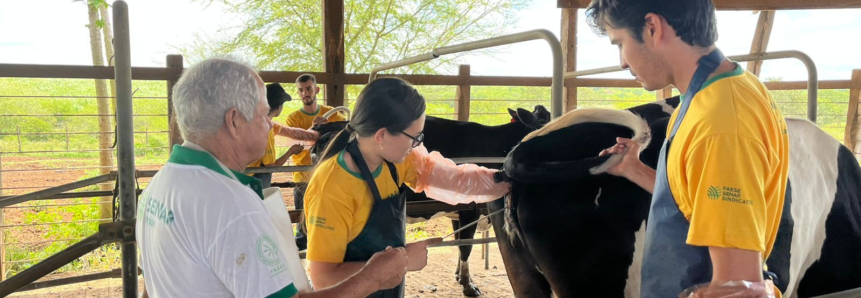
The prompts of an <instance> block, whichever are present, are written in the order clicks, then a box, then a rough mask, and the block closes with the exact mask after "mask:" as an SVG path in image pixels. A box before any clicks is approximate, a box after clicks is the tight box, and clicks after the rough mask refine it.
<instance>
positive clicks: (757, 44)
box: [747, 10, 776, 77]
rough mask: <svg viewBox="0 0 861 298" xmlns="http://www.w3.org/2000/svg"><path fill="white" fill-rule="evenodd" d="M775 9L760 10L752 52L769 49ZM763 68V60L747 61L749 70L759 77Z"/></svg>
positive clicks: (751, 47) (751, 46)
mask: <svg viewBox="0 0 861 298" xmlns="http://www.w3.org/2000/svg"><path fill="white" fill-rule="evenodd" d="M775 13H776V12H775V11H773V10H764V11H760V12H759V21H757V22H756V31H755V32H754V34H753V42H752V43H751V45H750V53H751V54H757V53H765V50H766V49H768V39H769V38H770V37H771V28H772V27H774V15H775ZM761 70H762V60H758V61H750V62H747V71H749V72H751V73H753V74H754V75H756V76H757V77H758V76H759V73H760V71H761Z"/></svg>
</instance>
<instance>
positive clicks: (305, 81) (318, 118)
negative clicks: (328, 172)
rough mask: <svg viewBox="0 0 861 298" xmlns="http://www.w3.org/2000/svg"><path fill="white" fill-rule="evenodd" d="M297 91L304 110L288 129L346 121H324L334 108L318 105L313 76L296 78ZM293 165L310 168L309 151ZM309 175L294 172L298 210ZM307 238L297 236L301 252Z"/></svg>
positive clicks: (292, 118)
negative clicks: (325, 115) (325, 116)
mask: <svg viewBox="0 0 861 298" xmlns="http://www.w3.org/2000/svg"><path fill="white" fill-rule="evenodd" d="M296 89H297V92H298V94H299V97H300V98H302V108H301V109H299V110H296V111H294V112H292V113H290V115H287V121H285V123H284V124H286V126H288V127H295V128H301V129H310V128H311V126H314V125H315V124H323V123H327V122H329V121H344V120H346V118H344V116H343V115H341V114H340V113H335V114H334V115H332V116H330V117H329V119H324V118H323V117H322V116H323V114H326V113H327V112H329V111H331V110H332V109H333V108H332V107H330V106H325V105H321V104H318V103H317V94H319V93H320V87H317V78H316V77H314V75H312V74H303V75H301V76H299V77H298V78H296ZM293 164H294V165H297V166H310V165H311V153H310V151H308V150H303V151H301V152H300V153H299V154H296V155H293ZM308 178H310V177H307V173H305V172H294V173H293V182H294V183H296V186H295V187H294V188H293V203H294V205H295V206H296V209H303V208H304V205H305V187H306V186H307V183H308ZM307 241H308V240H307V238H306V236H305V234H304V232H303V231H302V229H299V231H298V232H297V234H296V245H297V246H298V247H299V250H303V249H305V248H307V243H308V242H307Z"/></svg>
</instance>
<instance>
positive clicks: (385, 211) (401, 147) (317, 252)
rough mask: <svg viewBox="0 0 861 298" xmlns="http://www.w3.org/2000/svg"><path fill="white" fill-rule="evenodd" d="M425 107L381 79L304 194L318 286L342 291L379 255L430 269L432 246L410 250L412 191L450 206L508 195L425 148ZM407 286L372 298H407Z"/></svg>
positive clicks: (477, 172)
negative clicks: (408, 198) (400, 251)
mask: <svg viewBox="0 0 861 298" xmlns="http://www.w3.org/2000/svg"><path fill="white" fill-rule="evenodd" d="M424 123H425V100H424V97H422V95H421V94H419V92H418V91H417V90H416V89H415V88H413V86H411V85H410V84H409V83H407V82H406V81H404V80H401V79H398V78H380V79H377V80H374V81H373V82H371V83H370V84H368V85H367V86H366V87H365V89H364V90H362V92H361V93H360V94H359V98H358V100H357V102H356V107H355V110H354V111H353V118H352V119H350V122H349V124H348V125H347V127H346V128H345V129H344V130H343V131H341V132H340V133H338V135H337V136H336V137H335V138H333V139H332V141H331V142H330V143H329V146H328V147H327V148H326V150H325V152H324V153H323V156H322V159H321V161H320V162H319V164H318V165H317V168H316V169H315V170H314V172H313V173H312V175H311V180H310V182H309V183H308V188H307V191H306V193H305V200H306V202H305V224H306V227H307V229H308V251H307V255H306V258H307V260H309V261H310V265H309V271H310V276H311V282H312V283H313V284H314V286H315V287H317V288H325V287H329V286H332V285H336V284H338V283H340V282H342V281H344V280H346V279H347V278H348V277H350V276H352V275H354V274H355V273H356V272H358V271H359V269H361V268H362V266H363V265H364V264H365V262H366V261H367V260H368V259H369V258H370V257H371V256H372V255H373V254H374V253H376V252H379V251H383V250H386V249H388V247H402V246H405V247H406V251H407V258H408V260H407V268H406V270H408V271H417V270H421V269H422V268H424V267H425V265H427V246H428V245H429V244H433V243H436V242H440V241H441V240H442V239H441V238H433V239H428V240H424V241H420V242H415V243H409V244H407V243H405V242H406V239H405V220H404V219H405V218H404V217H405V206H406V202H405V195H404V191H405V190H406V187H408V186H409V187H411V188H413V189H414V190H415V191H416V192H421V191H425V193H426V194H427V196H428V197H430V198H433V199H437V200H441V201H444V202H447V203H450V204H456V203H469V202H487V201H491V200H494V199H497V198H499V197H501V196H503V195H504V194H506V193H507V192H508V190H509V188H510V186H509V184H508V183H495V182H494V180H493V174H494V173H495V172H496V170H491V169H487V168H483V167H479V166H476V165H460V166H456V165H454V163H453V162H451V161H450V160H447V159H445V158H443V157H442V156H440V155H439V153H438V152H433V153H430V154H428V152H427V149H425V147H424V146H422V145H421V143H422V141H423V139H424V134H423V133H422V131H423V130H424ZM403 295H404V284H403V282H402V283H401V284H400V286H398V287H395V288H393V289H389V290H383V291H379V292H376V293H374V294H373V295H371V296H369V297H403Z"/></svg>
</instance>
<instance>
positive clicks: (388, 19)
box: [180, 0, 528, 73]
mask: <svg viewBox="0 0 861 298" xmlns="http://www.w3.org/2000/svg"><path fill="white" fill-rule="evenodd" d="M201 1H203V2H205V3H211V2H213V1H221V2H223V3H225V4H226V6H227V7H228V11H229V12H231V13H233V14H236V15H237V16H238V17H239V19H240V20H241V21H242V23H243V26H241V27H239V28H221V29H220V30H219V32H220V33H218V34H216V35H214V36H210V35H198V36H196V38H195V40H194V41H192V42H191V43H190V44H188V45H185V46H182V47H180V50H181V52H182V53H183V55H184V56H186V57H187V58H188V60H190V61H191V62H194V61H199V60H201V59H202V58H205V57H208V56H212V55H216V54H225V53H240V54H243V55H247V56H250V57H254V58H255V59H256V60H257V65H258V67H260V68H261V69H272V70H307V71H322V70H323V62H322V61H323V58H322V40H323V39H322V36H323V31H322V7H321V3H322V2H323V1H320V0H298V1H278V0H201ZM527 1H528V0H345V2H344V38H345V41H344V45H345V55H346V59H345V60H346V61H345V71H346V72H348V73H358V72H369V71H370V70H371V69H372V68H373V67H374V66H376V65H379V64H382V63H387V62H391V61H395V60H398V59H402V58H405V57H410V56H414V55H418V54H422V53H425V52H427V51H429V50H431V49H433V48H435V47H441V46H445V45H451V44H455V43H461V42H465V41H470V40H476V39H482V38H487V37H491V36H497V35H500V34H504V33H507V32H506V31H507V30H506V28H509V26H510V25H512V24H513V23H514V22H515V21H516V20H515V18H514V12H516V11H517V10H519V9H521V8H522V7H524V6H525V3H526V2H527ZM232 32H236V33H235V34H232ZM450 66H452V59H438V60H435V61H432V62H428V63H419V64H414V65H412V66H410V67H405V68H404V69H402V70H399V71H398V72H399V73H404V72H407V73H436V72H437V70H439V69H440V68H446V67H450Z"/></svg>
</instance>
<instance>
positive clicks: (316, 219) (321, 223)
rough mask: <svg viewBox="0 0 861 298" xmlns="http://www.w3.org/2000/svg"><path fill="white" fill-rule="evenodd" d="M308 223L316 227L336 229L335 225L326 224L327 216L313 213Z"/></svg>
mask: <svg viewBox="0 0 861 298" xmlns="http://www.w3.org/2000/svg"><path fill="white" fill-rule="evenodd" d="M308 224H309V225H312V226H315V227H318V228H321V229H326V230H329V231H334V230H335V228H334V227H331V226H328V225H326V218H325V217H322V216H313V215H312V216H310V217H308Z"/></svg>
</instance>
